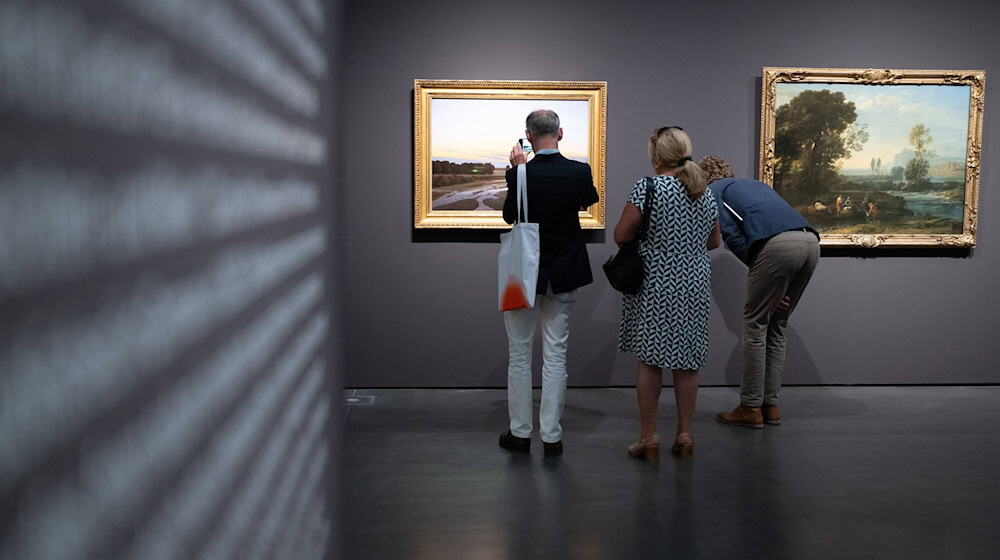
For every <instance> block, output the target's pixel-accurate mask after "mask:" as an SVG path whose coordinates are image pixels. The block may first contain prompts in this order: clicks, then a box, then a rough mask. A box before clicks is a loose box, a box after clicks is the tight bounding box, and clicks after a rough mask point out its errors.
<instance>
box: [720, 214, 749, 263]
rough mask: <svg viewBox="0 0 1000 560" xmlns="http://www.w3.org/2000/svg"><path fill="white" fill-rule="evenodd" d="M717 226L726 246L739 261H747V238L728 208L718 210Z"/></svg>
mask: <svg viewBox="0 0 1000 560" xmlns="http://www.w3.org/2000/svg"><path fill="white" fill-rule="evenodd" d="M723 208H725V207H723ZM719 228H720V229H721V231H722V238H723V239H724V240H725V241H726V247H728V248H729V250H730V251H732V252H733V254H735V255H736V256H737V257H739V259H740V260H741V261H743V262H747V260H748V259H749V258H750V244H749V243H747V238H746V236H745V235H743V228H741V227H740V225H739V224H738V223H736V219H735V218H734V217H733V215H732V214H730V213H729V210H722V211H721V212H719Z"/></svg>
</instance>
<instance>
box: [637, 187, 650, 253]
mask: <svg viewBox="0 0 1000 560" xmlns="http://www.w3.org/2000/svg"><path fill="white" fill-rule="evenodd" d="M652 196H653V178H652V177H646V201H645V202H644V203H643V205H642V222H641V223H640V224H639V231H638V232H636V235H635V238H636V240H638V241H642V240H643V239H645V238H646V230H648V229H649V213H650V212H651V211H652V210H653V205H652V204H651V202H652Z"/></svg>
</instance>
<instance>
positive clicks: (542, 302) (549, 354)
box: [503, 288, 576, 443]
mask: <svg viewBox="0 0 1000 560" xmlns="http://www.w3.org/2000/svg"><path fill="white" fill-rule="evenodd" d="M549 289H550V291H551V288H549ZM574 301H576V290H573V291H572V292H566V293H562V294H548V295H541V294H539V295H537V296H535V307H534V308H532V309H515V310H513V311H506V312H504V314H503V322H504V326H506V327H507V343H508V346H507V348H508V362H507V410H508V412H509V413H510V433H512V434H514V435H515V436H517V437H523V438H526V437H531V430H532V423H531V420H532V411H531V346H532V343H533V341H534V338H535V325H537V324H538V323H539V322H541V325H542V402H541V405H540V406H539V408H538V424H539V433H540V435H541V438H542V441H543V442H546V443H555V442H557V441H560V440H561V439H562V426H561V425H559V418H560V417H561V416H562V411H563V403H564V402H565V401H566V343H567V341H568V340H569V319H570V313H571V312H572V310H573V302H574Z"/></svg>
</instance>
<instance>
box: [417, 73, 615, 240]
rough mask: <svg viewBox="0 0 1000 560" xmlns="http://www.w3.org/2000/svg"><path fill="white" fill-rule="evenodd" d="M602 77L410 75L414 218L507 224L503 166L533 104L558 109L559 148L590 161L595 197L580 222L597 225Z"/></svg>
mask: <svg viewBox="0 0 1000 560" xmlns="http://www.w3.org/2000/svg"><path fill="white" fill-rule="evenodd" d="M607 89H608V86H607V83H606V82H510V81H472V80H415V81H414V83H413V121H414V122H413V151H414V154H413V160H414V183H415V184H414V190H413V207H414V217H413V225H414V227H415V228H496V229H500V228H508V227H510V226H509V225H508V224H506V223H505V222H504V221H503V203H504V201H505V200H506V198H507V186H506V181H505V179H504V173H505V171H506V169H507V168H508V167H509V165H510V164H509V161H508V158H509V155H510V150H511V148H512V147H513V146H514V144H515V143H516V142H517V140H518V139H519V138H523V137H524V120H525V118H526V117H527V116H528V114H529V113H530V112H532V111H534V110H536V109H550V110H553V111H555V112H556V114H557V115H559V121H560V126H561V127H562V129H563V139H562V141H560V142H559V151H560V153H562V154H563V155H564V156H566V157H567V158H570V159H575V160H578V161H582V162H584V163H588V164H590V169H591V171H592V173H593V176H594V186H595V187H596V188H597V193H598V195H600V200H599V201H598V202H597V203H596V204H594V205H593V206H591V207H589V208H587V209H585V210H581V212H580V225H581V226H582V227H583V228H585V229H603V228H604V226H605V215H604V213H605V212H604V209H605V205H604V194H605V188H604V165H605V153H606V147H605V141H606V140H605V139H606V127H607Z"/></svg>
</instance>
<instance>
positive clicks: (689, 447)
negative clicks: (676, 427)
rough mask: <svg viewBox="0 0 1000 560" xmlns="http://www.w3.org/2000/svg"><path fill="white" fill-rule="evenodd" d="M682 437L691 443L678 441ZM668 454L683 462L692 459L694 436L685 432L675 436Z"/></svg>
mask: <svg viewBox="0 0 1000 560" xmlns="http://www.w3.org/2000/svg"><path fill="white" fill-rule="evenodd" d="M682 436H687V437H688V439H690V440H691V441H686V442H682V441H680V439H681V437H682ZM670 452H671V453H673V454H674V455H676V456H678V457H680V458H681V459H683V460H685V461H690V460H691V459H693V458H694V436H692V435H691V434H689V433H687V432H684V433H682V434H677V437H676V438H675V439H674V445H673V446H672V447H671V448H670Z"/></svg>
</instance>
